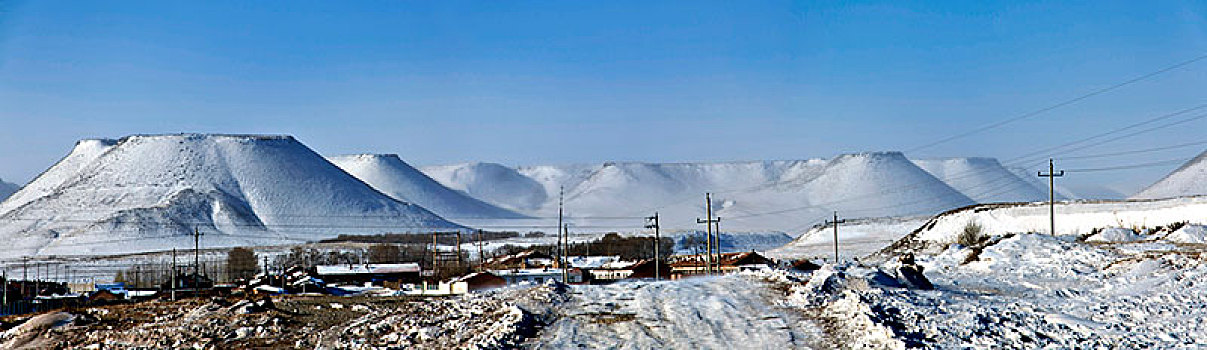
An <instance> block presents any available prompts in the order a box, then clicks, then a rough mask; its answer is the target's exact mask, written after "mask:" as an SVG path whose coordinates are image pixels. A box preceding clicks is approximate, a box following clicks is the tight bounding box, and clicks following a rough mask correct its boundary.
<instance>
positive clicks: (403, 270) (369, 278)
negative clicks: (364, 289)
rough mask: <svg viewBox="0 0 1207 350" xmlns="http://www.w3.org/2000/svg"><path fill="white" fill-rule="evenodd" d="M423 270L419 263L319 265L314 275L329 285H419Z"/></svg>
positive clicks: (315, 268)
mask: <svg viewBox="0 0 1207 350" xmlns="http://www.w3.org/2000/svg"><path fill="white" fill-rule="evenodd" d="M420 272H421V268H420V267H419V264H417V263H402V264H353V265H319V266H315V267H314V275H315V276H317V277H318V278H319V279H322V280H323V282H325V283H327V284H328V285H337V284H346V285H364V284H366V283H368V284H374V285H382V284H384V283H387V282H388V283H392V284H393V283H418V282H420V276H419V275H420Z"/></svg>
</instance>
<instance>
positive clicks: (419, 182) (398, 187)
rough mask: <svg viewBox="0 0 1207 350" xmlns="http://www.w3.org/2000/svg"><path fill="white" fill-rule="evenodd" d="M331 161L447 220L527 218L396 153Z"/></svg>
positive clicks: (336, 158)
mask: <svg viewBox="0 0 1207 350" xmlns="http://www.w3.org/2000/svg"><path fill="white" fill-rule="evenodd" d="M327 160H330V161H331V163H334V164H335V165H336V166H339V167H340V168H341V169H343V170H344V171H346V172H348V173H349V174H352V176H355V177H356V178H358V179H360V180H361V181H364V182H365V183H367V184H369V186H373V188H375V189H377V190H378V191H381V192H382V193H385V194H386V195H389V196H390V197H394V198H395V199H398V200H400V201H404V202H410V203H414V204H418V205H419V206H421V207H423V208H425V209H427V210H431V211H432V212H434V213H436V214H438V215H440V216H442V217H445V218H455V219H463V218H468V219H492V218H523V217H525V216H524V215H520V214H518V213H516V212H513V211H510V210H507V209H503V208H499V207H497V206H494V205H491V204H488V203H486V202H483V201H480V200H478V199H475V198H473V197H470V196H469V195H466V194H465V193H464V192H458V191H455V190H452V189H449V188H448V187H444V185H441V184H440V183H438V182H436V181H435V180H432V178H430V177H428V176H427V175H424V174H423V173H422V172H420V171H419V170H417V169H415V168H413V167H411V165H410V164H407V163H406V162H404V161H403V160H402V159H401V158H399V157H398V155H395V154H357V155H345V156H334V157H327Z"/></svg>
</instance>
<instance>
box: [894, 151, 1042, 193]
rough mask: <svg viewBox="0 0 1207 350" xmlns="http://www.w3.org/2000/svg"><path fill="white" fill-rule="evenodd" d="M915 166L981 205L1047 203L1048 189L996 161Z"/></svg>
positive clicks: (931, 162) (957, 160) (956, 160)
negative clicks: (1038, 185)
mask: <svg viewBox="0 0 1207 350" xmlns="http://www.w3.org/2000/svg"><path fill="white" fill-rule="evenodd" d="M913 161H914V163H915V164H918V166H919V167H921V168H922V169H925V170H926V171H927V172H929V173H931V174H932V175H934V176H935V177H937V178H939V180H942V181H943V182H945V183H947V184H948V185H951V187H953V188H955V189H956V190H958V191H960V193H963V194H964V195H966V196H968V197H969V198H972V200H974V201H976V202H978V203H992V202H1033V201H1041V200H1046V199H1047V198H1048V193H1047V191H1046V188H1044V189H1041V188H1040V187H1037V186H1035V185H1034V184H1033V183H1032V182H1028V181H1026V180H1023V179H1022V178H1019V176H1018V175H1015V173H1013V172H1011V171H1010V170H1008V169H1006V168H1005V167H1003V166H1002V165H1001V164H1000V163H998V161H997V159H993V158H945V159H914V160H913Z"/></svg>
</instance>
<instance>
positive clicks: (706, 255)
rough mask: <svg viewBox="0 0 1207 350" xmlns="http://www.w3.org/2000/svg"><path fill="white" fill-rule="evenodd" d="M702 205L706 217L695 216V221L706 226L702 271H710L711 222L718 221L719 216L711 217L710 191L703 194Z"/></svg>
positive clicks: (711, 267)
mask: <svg viewBox="0 0 1207 350" xmlns="http://www.w3.org/2000/svg"><path fill="white" fill-rule="evenodd" d="M704 207H705V210H706V213H707V214H708V219H707V220H701V219H700V218H696V223H697V224H705V226H706V227H707V230H706V231H705V236H704V272H705V273H712V270H713V266H712V265H713V261H712V238H713V237H712V234H713V232H712V224H713V223H715V222H717V221H720V218H713V217H712V193H705V194H704Z"/></svg>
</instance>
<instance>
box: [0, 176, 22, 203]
mask: <svg viewBox="0 0 1207 350" xmlns="http://www.w3.org/2000/svg"><path fill="white" fill-rule="evenodd" d="M19 189H21V186H17V185H16V184H10V183H7V182H4V180H3V179H0V202H3V201H4V200H5V199H6V198H8V196H11V195H13V193H17V190H19Z"/></svg>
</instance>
